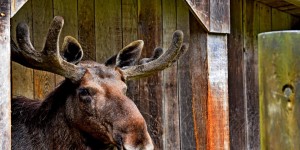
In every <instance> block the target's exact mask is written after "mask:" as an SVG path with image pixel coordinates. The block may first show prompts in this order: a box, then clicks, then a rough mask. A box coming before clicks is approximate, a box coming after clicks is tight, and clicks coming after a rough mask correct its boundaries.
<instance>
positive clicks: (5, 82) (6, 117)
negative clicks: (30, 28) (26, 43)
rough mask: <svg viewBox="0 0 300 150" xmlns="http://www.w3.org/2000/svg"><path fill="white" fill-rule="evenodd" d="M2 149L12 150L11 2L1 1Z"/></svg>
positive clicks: (0, 87) (0, 122)
mask: <svg viewBox="0 0 300 150" xmlns="http://www.w3.org/2000/svg"><path fill="white" fill-rule="evenodd" d="M0 11H1V16H0V37H1V38H0V59H1V65H0V82H1V84H0V90H1V94H0V137H1V138H0V143H1V144H0V149H5V150H9V149H11V116H10V113H11V109H10V100H11V97H10V95H11V90H10V81H11V79H10V67H11V66H10V1H8V0H0Z"/></svg>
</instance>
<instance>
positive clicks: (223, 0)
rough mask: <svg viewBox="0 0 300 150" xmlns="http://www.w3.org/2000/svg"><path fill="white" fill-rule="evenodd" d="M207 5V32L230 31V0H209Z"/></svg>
mask: <svg viewBox="0 0 300 150" xmlns="http://www.w3.org/2000/svg"><path fill="white" fill-rule="evenodd" d="M209 5H210V7H209V8H210V9H209V10H210V13H209V17H210V30H209V32H213V33H230V0H210V2H209Z"/></svg>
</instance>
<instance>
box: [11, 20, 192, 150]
mask: <svg viewBox="0 0 300 150" xmlns="http://www.w3.org/2000/svg"><path fill="white" fill-rule="evenodd" d="M62 27H63V19H62V18H61V17H55V18H54V19H53V21H52V24H51V26H50V28H49V31H48V34H47V37H46V42H45V46H44V48H43V50H42V51H36V50H35V49H34V47H33V46H32V44H31V42H30V35H29V30H28V26H27V25H26V24H24V23H20V24H19V25H18V26H17V35H16V36H17V43H18V45H16V44H15V42H14V41H12V43H11V47H12V60H13V61H15V62H17V63H20V64H21V65H24V66H26V67H30V68H33V69H39V70H44V71H48V72H52V73H55V74H58V75H62V76H64V77H65V78H66V79H65V80H64V81H63V82H62V83H61V84H60V85H59V86H58V87H57V88H56V89H55V90H54V91H52V92H51V93H50V94H49V95H48V97H47V98H46V99H44V100H43V101H37V100H31V99H27V98H24V97H16V98H13V100H12V149H60V150H63V149H65V150H66V149H114V148H117V149H119V150H122V149H123V150H152V149H154V146H153V143H152V140H151V137H150V136H149V133H148V131H147V125H146V122H145V120H144V118H143V117H142V115H141V113H140V112H139V110H138V108H137V107H136V105H135V104H134V103H133V101H132V100H131V99H129V98H128V97H127V96H126V95H125V93H126V89H127V86H126V84H125V81H126V80H130V79H138V78H141V77H146V76H149V75H151V74H153V73H155V72H158V71H161V70H163V69H165V68H167V67H169V66H170V65H171V64H172V63H173V62H175V61H176V60H178V58H179V57H180V55H182V54H183V53H184V52H185V51H186V50H187V45H184V44H182V41H183V33H182V32H181V31H175V33H174V35H173V41H172V44H171V45H170V47H169V49H168V50H166V52H165V53H163V54H162V49H160V48H158V49H156V50H154V55H153V56H152V57H150V58H147V59H145V58H144V59H141V60H140V55H141V51H142V48H143V44H144V43H143V41H141V40H138V41H134V42H132V43H131V44H129V45H128V46H126V47H125V48H123V49H122V50H121V51H120V52H119V53H118V54H116V55H114V56H112V57H111V58H110V59H108V60H107V62H105V63H104V64H99V63H97V62H94V61H81V58H82V56H83V51H82V48H81V46H80V44H79V43H78V42H77V40H76V39H74V38H72V37H70V36H67V37H65V39H64V43H63V46H62V51H60V50H59V49H58V47H59V46H58V43H59V35H60V32H61V29H62ZM141 62H142V63H141Z"/></svg>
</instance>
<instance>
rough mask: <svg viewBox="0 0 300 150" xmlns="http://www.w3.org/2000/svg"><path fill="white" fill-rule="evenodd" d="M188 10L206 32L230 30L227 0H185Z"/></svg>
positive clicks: (226, 31) (225, 31)
mask: <svg viewBox="0 0 300 150" xmlns="http://www.w3.org/2000/svg"><path fill="white" fill-rule="evenodd" d="M185 1H186V3H187V4H188V6H189V7H190V10H191V11H192V12H193V14H194V15H195V17H196V18H197V19H198V21H199V22H200V23H201V24H202V25H203V27H204V28H205V29H206V31H208V32H212V33H229V32H230V11H229V10H230V1H229V0H185Z"/></svg>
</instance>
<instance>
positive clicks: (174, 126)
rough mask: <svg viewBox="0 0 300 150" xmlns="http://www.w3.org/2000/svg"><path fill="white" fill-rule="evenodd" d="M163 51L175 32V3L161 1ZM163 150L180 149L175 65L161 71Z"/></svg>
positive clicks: (170, 0)
mask: <svg viewBox="0 0 300 150" xmlns="http://www.w3.org/2000/svg"><path fill="white" fill-rule="evenodd" d="M162 16H163V22H162V25H163V49H164V50H167V49H168V47H169V45H170V44H171V41H172V40H171V39H172V34H173V32H174V31H175V30H176V1H174V0H164V1H162ZM163 93H164V94H163V101H162V107H163V116H162V121H163V149H180V133H179V108H178V107H179V106H178V96H177V64H176V63H175V64H173V66H171V67H170V68H167V69H165V70H164V71H163Z"/></svg>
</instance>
